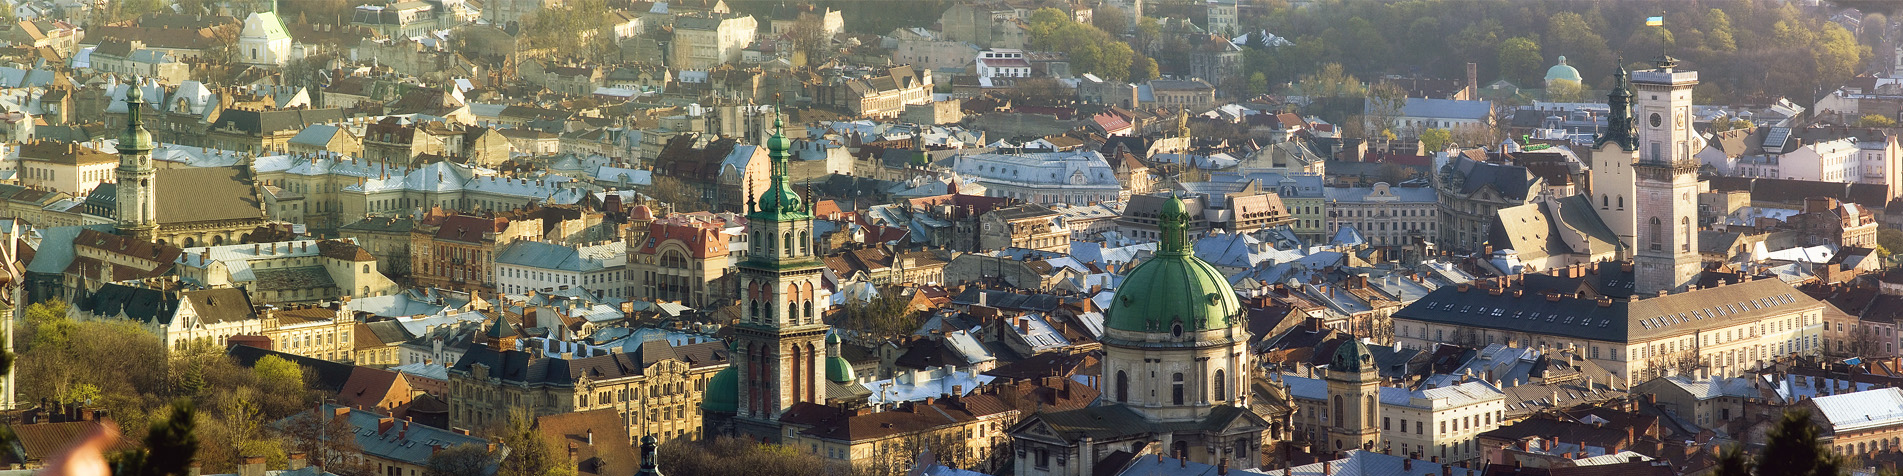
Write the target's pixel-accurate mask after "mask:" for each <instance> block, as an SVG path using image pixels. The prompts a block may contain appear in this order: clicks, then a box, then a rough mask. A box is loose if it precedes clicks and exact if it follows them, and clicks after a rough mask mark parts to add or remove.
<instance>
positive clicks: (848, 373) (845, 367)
mask: <svg viewBox="0 0 1903 476" xmlns="http://www.w3.org/2000/svg"><path fill="white" fill-rule="evenodd" d="M856 378H858V377H855V376H853V373H852V362H847V361H846V358H845V357H840V356H832V357H827V358H826V380H831V381H833V382H834V383H841V384H844V383H851V382H852V381H853V379H856Z"/></svg>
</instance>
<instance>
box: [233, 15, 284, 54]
mask: <svg viewBox="0 0 1903 476" xmlns="http://www.w3.org/2000/svg"><path fill="white" fill-rule="evenodd" d="M238 56H239V57H238V62H239V63H241V64H261V65H273V66H283V65H284V63H285V62H288V61H290V60H291V35H290V33H287V32H285V30H284V21H283V20H282V19H279V18H278V15H277V13H274V12H262V13H252V14H251V16H249V17H245V19H244V29H243V30H240V31H239V32H238Z"/></svg>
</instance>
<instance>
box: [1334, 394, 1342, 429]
mask: <svg viewBox="0 0 1903 476" xmlns="http://www.w3.org/2000/svg"><path fill="white" fill-rule="evenodd" d="M1335 426H1336V427H1341V426H1342V423H1341V396H1340V395H1336V396H1335Z"/></svg>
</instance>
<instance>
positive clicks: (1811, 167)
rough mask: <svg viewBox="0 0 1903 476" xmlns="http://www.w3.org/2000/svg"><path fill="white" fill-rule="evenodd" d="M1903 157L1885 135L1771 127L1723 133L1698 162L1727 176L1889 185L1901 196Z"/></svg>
mask: <svg viewBox="0 0 1903 476" xmlns="http://www.w3.org/2000/svg"><path fill="white" fill-rule="evenodd" d="M1900 154H1903V148H1899V147H1898V144H1897V139H1896V136H1894V135H1891V134H1886V133H1884V132H1882V131H1879V130H1874V129H1858V130H1842V129H1824V128H1813V129H1791V128H1785V127H1765V128H1757V129H1740V130H1732V131H1726V132H1720V133H1717V134H1715V135H1714V136H1713V137H1712V139H1711V140H1710V141H1709V142H1707V143H1706V145H1705V147H1704V149H1703V150H1700V151H1699V152H1698V154H1697V155H1696V156H1695V157H1697V159H1698V161H1699V163H1700V164H1703V165H1708V166H1711V167H1712V168H1713V169H1715V170H1716V171H1717V172H1718V173H1719V174H1720V175H1725V176H1731V177H1761V178H1777V179H1791V180H1813V181H1822V182H1839V183H1870V184H1883V185H1886V186H1887V187H1888V188H1889V190H1890V195H1891V196H1895V195H1898V194H1899V192H1903V179H1894V178H1893V177H1903V160H1900V159H1899V158H1898V155H1900Z"/></svg>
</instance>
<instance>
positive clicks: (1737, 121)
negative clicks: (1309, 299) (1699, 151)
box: [1711, 115, 1755, 132]
mask: <svg viewBox="0 0 1903 476" xmlns="http://www.w3.org/2000/svg"><path fill="white" fill-rule="evenodd" d="M1754 125H1755V124H1752V123H1751V121H1748V120H1745V119H1743V118H1740V117H1737V116H1729V115H1727V116H1719V117H1718V118H1717V119H1712V120H1711V131H1712V132H1724V131H1730V130H1737V129H1746V128H1750V127H1752V126H1754Z"/></svg>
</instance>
